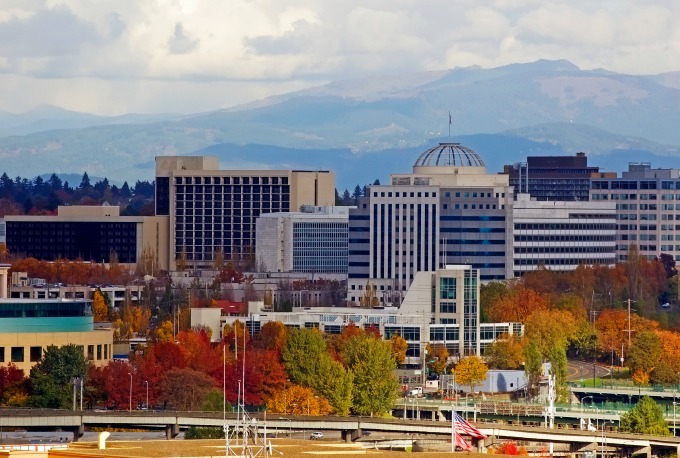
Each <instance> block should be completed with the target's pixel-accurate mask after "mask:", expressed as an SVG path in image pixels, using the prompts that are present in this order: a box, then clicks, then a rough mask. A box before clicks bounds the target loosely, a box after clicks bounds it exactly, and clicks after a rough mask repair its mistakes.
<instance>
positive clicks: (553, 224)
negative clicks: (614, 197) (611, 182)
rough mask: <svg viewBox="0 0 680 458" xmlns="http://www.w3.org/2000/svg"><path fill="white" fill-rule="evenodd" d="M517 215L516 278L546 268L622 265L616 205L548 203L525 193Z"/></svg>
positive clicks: (603, 202) (514, 257)
mask: <svg viewBox="0 0 680 458" xmlns="http://www.w3.org/2000/svg"><path fill="white" fill-rule="evenodd" d="M512 212H513V218H512V221H513V225H514V229H513V237H514V244H513V250H514V253H513V264H514V266H513V270H514V274H515V276H516V277H520V276H522V275H523V274H524V273H525V272H529V271H533V270H536V269H537V268H539V267H541V266H543V267H546V268H548V269H550V270H553V271H569V270H574V269H576V268H577V267H578V266H579V264H583V265H587V266H592V265H595V264H600V265H605V266H612V265H614V264H615V263H616V207H615V205H614V203H613V202H609V201H601V202H587V201H552V202H546V201H537V200H534V199H533V198H530V197H529V195H528V194H520V195H518V196H517V200H516V201H515V205H514V207H513V210H512Z"/></svg>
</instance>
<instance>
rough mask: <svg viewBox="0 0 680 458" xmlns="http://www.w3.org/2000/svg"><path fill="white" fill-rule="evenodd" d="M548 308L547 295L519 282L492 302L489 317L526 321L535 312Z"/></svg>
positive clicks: (509, 320)
mask: <svg viewBox="0 0 680 458" xmlns="http://www.w3.org/2000/svg"><path fill="white" fill-rule="evenodd" d="M547 308H548V298H547V297H546V296H544V295H542V294H540V293H538V292H536V291H534V290H533V289H529V288H525V287H524V286H522V285H521V284H519V285H517V286H516V287H513V288H511V289H510V291H509V292H508V294H506V295H504V296H502V297H500V298H498V299H497V300H496V301H495V302H493V303H492V304H491V306H490V308H489V318H490V319H491V320H493V321H497V322H520V323H524V322H525V321H526V319H527V318H528V317H529V315H531V314H532V313H533V312H536V311H540V310H545V309H547Z"/></svg>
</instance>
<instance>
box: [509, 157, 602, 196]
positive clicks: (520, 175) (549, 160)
mask: <svg viewBox="0 0 680 458" xmlns="http://www.w3.org/2000/svg"><path fill="white" fill-rule="evenodd" d="M503 169H504V170H503V173H506V174H508V175H509V176H510V186H513V187H514V192H515V197H516V196H517V195H518V194H520V193H523V194H529V195H530V196H531V197H532V198H534V199H535V200H547V201H570V200H579V201H587V200H588V198H589V191H590V179H591V178H593V177H595V176H598V174H599V170H600V169H599V167H589V166H588V158H587V157H586V155H585V153H576V155H575V156H529V157H528V158H527V162H518V163H516V164H511V165H506V166H504V168H503Z"/></svg>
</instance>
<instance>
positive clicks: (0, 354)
mask: <svg viewBox="0 0 680 458" xmlns="http://www.w3.org/2000/svg"><path fill="white" fill-rule="evenodd" d="M4 362H5V347H0V363H4Z"/></svg>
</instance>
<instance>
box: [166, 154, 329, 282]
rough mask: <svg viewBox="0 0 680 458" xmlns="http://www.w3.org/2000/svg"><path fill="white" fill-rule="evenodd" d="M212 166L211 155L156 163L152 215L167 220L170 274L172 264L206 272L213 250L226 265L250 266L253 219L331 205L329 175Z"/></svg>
mask: <svg viewBox="0 0 680 458" xmlns="http://www.w3.org/2000/svg"><path fill="white" fill-rule="evenodd" d="M218 166H219V161H218V159H217V157H213V156H159V157H157V158H156V214H157V215H169V216H170V240H171V242H170V259H171V261H170V262H171V268H172V269H173V270H174V269H175V268H176V266H177V261H178V260H181V262H182V263H184V264H186V266H187V267H195V268H205V267H210V266H211V265H212V264H213V261H214V259H215V256H216V254H217V253H218V252H219V251H222V252H223V254H224V257H225V259H226V260H233V261H235V262H239V263H242V264H241V265H242V266H244V267H252V266H254V265H255V249H256V248H255V221H256V219H257V217H258V216H260V215H261V214H263V213H273V212H288V211H297V210H299V209H300V207H301V206H302V205H333V204H334V203H335V175H334V174H333V173H332V172H328V171H304V170H220V169H219V168H218Z"/></svg>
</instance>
